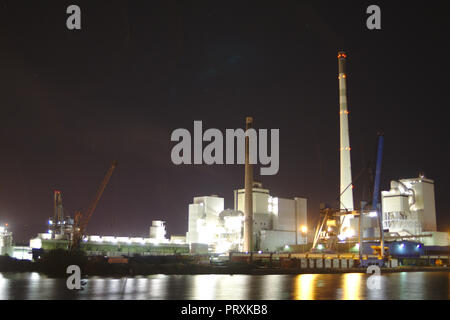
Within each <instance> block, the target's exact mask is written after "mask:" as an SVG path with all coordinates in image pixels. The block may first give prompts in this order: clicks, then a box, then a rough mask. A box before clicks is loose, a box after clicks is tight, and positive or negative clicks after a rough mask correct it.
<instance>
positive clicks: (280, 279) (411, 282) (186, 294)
mask: <svg viewBox="0 0 450 320" xmlns="http://www.w3.org/2000/svg"><path fill="white" fill-rule="evenodd" d="M449 275H450V273H449V272H409V273H407V272H402V273H391V274H383V275H382V276H381V289H380V290H371V289H369V288H368V287H367V279H368V277H369V275H368V274H363V273H346V274H301V275H151V276H138V277H134V278H103V277H90V278H88V279H87V284H86V286H85V287H84V290H82V291H71V290H68V289H67V287H66V279H55V278H49V277H47V276H45V275H41V274H38V273H35V272H34V273H0V299H1V300H5V299H31V300H35V299H90V300H91V299H101V300H115V299H127V300H129V299H131V300H143V299H156V300H171V299H193V300H196V299H206V300H209V299H217V300H247V299H255V300H259V299H264V300H283V299H295V300H314V299H339V300H340V299H343V300H347V299H350V300H358V299H414V300H417V299H445V300H448V299H449V298H450V295H449V285H450V276H449Z"/></svg>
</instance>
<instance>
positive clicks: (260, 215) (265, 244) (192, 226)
mask: <svg viewBox="0 0 450 320" xmlns="http://www.w3.org/2000/svg"><path fill="white" fill-rule="evenodd" d="M252 195H253V206H252V207H253V219H252V221H253V226H252V233H253V242H252V243H253V250H254V251H259V250H262V251H279V250H282V249H283V248H284V247H285V246H289V245H296V244H306V242H307V213H306V210H307V200H306V199H304V198H294V199H284V198H278V197H273V196H271V195H270V193H269V190H268V189H264V188H263V187H262V184H261V183H258V182H254V183H253V192H252ZM244 202H245V189H239V190H235V191H234V210H231V209H227V210H224V199H223V198H221V197H218V196H206V197H196V198H194V203H192V204H190V205H189V229H188V232H187V234H186V239H187V242H188V243H189V244H190V245H191V246H192V245H194V246H197V245H198V244H206V245H208V246H209V248H210V251H213V252H227V251H242V250H243V222H244V214H243V211H244V205H245V204H244Z"/></svg>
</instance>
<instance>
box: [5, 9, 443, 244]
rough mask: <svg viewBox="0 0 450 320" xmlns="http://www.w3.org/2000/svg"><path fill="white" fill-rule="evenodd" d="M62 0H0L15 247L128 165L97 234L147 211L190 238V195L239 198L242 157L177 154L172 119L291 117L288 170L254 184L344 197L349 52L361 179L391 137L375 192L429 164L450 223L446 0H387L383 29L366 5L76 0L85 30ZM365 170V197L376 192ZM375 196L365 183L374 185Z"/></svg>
mask: <svg viewBox="0 0 450 320" xmlns="http://www.w3.org/2000/svg"><path fill="white" fill-rule="evenodd" d="M70 4H72V3H71V2H68V1H58V2H56V1H40V2H39V3H35V2H33V3H28V2H27V3H25V2H19V1H2V2H1V3H0V39H2V41H3V43H2V50H0V69H1V70H2V71H1V72H0V88H1V90H0V106H1V109H2V116H1V117H0V119H1V120H0V121H1V124H2V125H1V130H2V131H1V134H0V146H1V147H2V150H3V153H2V155H3V156H2V160H1V164H2V165H1V168H0V223H1V224H2V223H9V227H10V229H11V231H12V232H13V233H14V234H13V236H14V240H15V241H16V242H26V241H28V240H29V239H30V238H32V237H35V236H36V235H37V233H41V232H46V230H47V229H46V222H47V219H48V218H49V217H50V216H52V214H53V194H52V193H53V190H54V189H58V190H61V191H62V197H63V205H64V208H65V210H66V214H69V215H71V216H73V214H74V211H75V210H77V209H85V208H86V207H87V206H88V205H89V203H90V201H91V200H92V198H93V197H94V195H95V191H96V189H97V187H98V185H99V183H100V181H101V180H102V178H103V176H104V174H105V172H106V170H107V169H108V166H109V164H110V162H111V161H112V160H118V167H117V168H116V170H115V172H114V174H113V176H112V178H111V180H110V182H109V185H108V186H107V188H106V190H105V193H104V195H103V197H102V199H101V200H100V202H99V204H98V207H97V209H96V212H95V213H94V215H93V217H92V219H91V221H90V224H89V226H88V230H87V231H88V233H89V234H99V235H118V236H147V235H148V232H149V230H148V229H149V227H150V225H151V221H152V220H165V221H166V225H167V231H168V233H169V234H185V232H186V231H187V226H188V205H189V203H192V198H193V197H195V196H205V195H212V194H217V195H219V196H221V197H224V198H225V207H226V208H232V207H233V190H234V189H237V188H243V185H244V166H243V165H212V166H207V165H180V166H176V165H174V164H173V163H172V162H171V158H170V151H171V148H172V147H173V146H174V145H175V143H174V142H171V141H170V135H171V133H172V131H173V130H175V129H177V128H186V129H188V130H189V131H191V132H192V131H193V122H194V120H202V121H203V128H204V130H206V129H207V128H218V129H220V130H221V131H222V132H224V130H225V129H227V128H244V126H245V117H246V116H252V117H253V118H254V122H255V126H256V127H257V128H266V129H274V128H279V129H280V169H279V172H278V174H277V175H275V176H263V177H261V176H259V174H258V172H259V170H255V180H257V181H261V182H262V183H263V186H264V187H265V188H267V189H269V190H270V192H271V194H272V195H274V196H278V197H282V198H292V197H296V196H297V197H306V198H308V220H309V222H308V224H309V227H310V228H313V227H315V225H316V223H317V218H318V211H319V203H321V202H325V203H328V204H330V205H333V206H337V202H336V201H337V198H338V196H339V97H338V79H337V71H338V65H337V57H336V56H337V52H338V51H339V50H345V51H346V53H347V54H348V59H347V72H348V79H347V87H348V106H349V111H350V114H349V126H350V144H351V148H352V171H353V179H355V178H356V177H357V175H358V174H359V173H360V172H361V170H362V168H363V167H364V166H365V165H366V164H367V162H368V161H369V160H371V159H373V157H374V156H375V155H374V151H375V147H376V145H375V144H376V137H377V133H378V132H383V133H384V136H385V149H384V158H383V169H382V178H381V190H389V184H390V181H391V180H397V179H402V178H413V177H417V176H418V175H419V172H424V173H425V175H426V176H427V177H428V178H430V179H433V180H434V181H435V197H436V215H437V225H438V231H449V228H450V213H449V212H448V208H447V207H448V205H447V204H446V196H445V194H448V193H449V192H450V183H449V181H450V174H449V170H448V163H450V159H449V152H448V149H449V148H448V147H449V143H448V138H447V137H448V128H447V125H446V124H447V119H446V117H445V114H444V112H445V111H446V109H447V108H448V107H449V106H450V104H449V102H450V101H449V98H448V94H447V92H446V91H447V87H448V83H449V81H448V79H447V74H448V71H449V69H450V68H449V67H450V63H449V58H448V57H449V56H450V46H449V42H448V34H447V30H448V27H449V26H448V24H449V22H448V19H447V18H446V11H445V10H444V8H443V6H442V5H441V4H439V5H438V4H437V2H436V3H432V4H427V6H426V7H422V6H421V5H419V4H416V3H410V2H406V1H396V2H395V4H394V3H390V2H385V1H381V2H378V3H377V4H378V5H379V6H380V7H381V10H382V29H381V30H375V31H371V30H368V29H367V28H366V24H365V21H366V18H367V16H368V15H367V14H366V13H365V10H366V8H367V6H368V5H370V4H372V3H370V2H368V1H360V2H358V3H357V4H354V3H352V2H350V1H344V2H339V3H334V2H333V3H331V4H330V3H328V2H325V1H301V2H299V1H286V2H283V3H282V4H278V5H277V6H275V5H274V4H273V3H272V5H271V4H269V3H265V2H258V3H257V5H256V3H254V2H247V1H240V2H237V1H231V2H227V3H216V2H215V3H211V2H208V1H199V2H196V4H197V5H196V6H190V5H188V4H187V3H184V2H181V1H164V2H152V3H125V2H120V1H96V2H95V3H91V2H89V1H77V3H76V4H77V5H79V6H80V7H81V10H82V29H81V30H79V31H69V30H67V28H66V26H65V21H66V18H67V16H68V15H67V14H66V13H65V11H66V8H67V6H68V5H70ZM367 180H368V179H367V177H366V176H365V175H363V176H361V178H360V180H358V181H357V182H356V183H355V189H354V196H355V206H356V207H359V205H358V203H359V201H360V200H361V199H362V194H367V192H368V182H367ZM364 197H365V198H366V199H367V198H368V196H367V195H365V196H364Z"/></svg>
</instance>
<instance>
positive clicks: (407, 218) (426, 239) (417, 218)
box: [381, 174, 449, 246]
mask: <svg viewBox="0 0 450 320" xmlns="http://www.w3.org/2000/svg"><path fill="white" fill-rule="evenodd" d="M381 199H382V205H383V229H384V231H385V233H388V234H389V235H399V236H418V237H417V238H418V239H420V240H421V242H423V243H424V244H425V245H427V246H448V245H449V240H448V233H446V232H438V231H437V227H436V208H435V199H434V181H433V180H431V179H429V178H426V177H425V175H424V174H420V175H419V177H418V178H412V179H401V180H394V181H391V189H390V190H389V191H382V192H381ZM421 235H422V236H423V237H420V236H421ZM425 235H428V236H425Z"/></svg>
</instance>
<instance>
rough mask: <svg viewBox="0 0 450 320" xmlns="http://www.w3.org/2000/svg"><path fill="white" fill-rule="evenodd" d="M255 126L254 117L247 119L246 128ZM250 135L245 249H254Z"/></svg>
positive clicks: (247, 162)
mask: <svg viewBox="0 0 450 320" xmlns="http://www.w3.org/2000/svg"><path fill="white" fill-rule="evenodd" d="M252 127H253V118H252V117H247V118H246V119H245V130H246V131H247V130H248V129H250V128H252ZM249 156H250V146H249V137H248V136H246V137H245V199H244V251H245V252H247V251H249V252H250V251H253V165H252V164H250V161H249V160H250V159H249Z"/></svg>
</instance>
